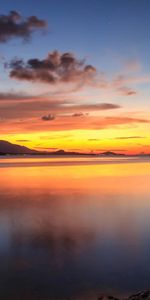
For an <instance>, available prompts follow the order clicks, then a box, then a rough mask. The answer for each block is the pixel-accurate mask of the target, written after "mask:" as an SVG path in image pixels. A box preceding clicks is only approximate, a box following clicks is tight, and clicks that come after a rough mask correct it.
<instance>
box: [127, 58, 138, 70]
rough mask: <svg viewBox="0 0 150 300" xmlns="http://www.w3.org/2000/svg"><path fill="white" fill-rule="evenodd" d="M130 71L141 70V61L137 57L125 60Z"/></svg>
mask: <svg viewBox="0 0 150 300" xmlns="http://www.w3.org/2000/svg"><path fill="white" fill-rule="evenodd" d="M124 65H125V68H126V70H127V71H128V72H138V71H139V70H140V67H141V65H140V62H139V61H138V60H137V59H136V58H130V59H128V60H126V61H125V62H124Z"/></svg>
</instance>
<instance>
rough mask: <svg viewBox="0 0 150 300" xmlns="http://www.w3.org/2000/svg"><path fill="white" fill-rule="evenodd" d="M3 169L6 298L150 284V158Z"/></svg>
mask: <svg viewBox="0 0 150 300" xmlns="http://www.w3.org/2000/svg"><path fill="white" fill-rule="evenodd" d="M0 171H1V172H0V182H1V185H0V266H1V267H0V298H2V299H4V300H5V299H15V300H17V299H19V300H20V299H23V300H24V299H42V300H45V299H55V298H56V299H66V298H67V297H72V298H75V299H78V297H79V295H82V294H83V295H84V298H85V294H86V295H89V294H91V293H97V294H98V293H99V292H103V293H105V292H109V293H113V294H116V295H117V294H118V293H121V294H130V293H132V292H135V291H137V290H140V289H148V288H149V277H150V258H149V252H150V236H149V230H150V219H149V215H150V203H149V192H150V187H149V182H150V163H149V162H148V161H147V162H140V163H137V162H135V163H132V164H130V163H129V162H126V163H123V164H121V163H120V164H115V163H114V164H102V165H101V164H98V165H92V164H90V165H82V166H81V165H75V166H69V165H67V167H66V166H62V165H61V166H58V165H57V166H52V165H50V166H45V165H43V166H41V165H40V166H39V165H38V162H37V164H36V167H35V166H34V167H33V166H32V167H31V166H30V167H28V168H26V167H21V166H20V165H19V167H18V166H17V160H16V161H15V166H14V167H7V168H1V169H0ZM81 297H82V296H81Z"/></svg>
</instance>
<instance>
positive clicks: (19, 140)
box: [16, 140, 31, 143]
mask: <svg viewBox="0 0 150 300" xmlns="http://www.w3.org/2000/svg"><path fill="white" fill-rule="evenodd" d="M16 142H24V143H25V142H31V141H30V140H16Z"/></svg>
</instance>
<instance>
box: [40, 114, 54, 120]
mask: <svg viewBox="0 0 150 300" xmlns="http://www.w3.org/2000/svg"><path fill="white" fill-rule="evenodd" d="M41 119H42V120H43V121H53V120H54V119H55V116H54V115H52V114H49V115H45V116H43V117H42V118H41Z"/></svg>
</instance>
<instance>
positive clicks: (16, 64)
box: [9, 51, 96, 85]
mask: <svg viewBox="0 0 150 300" xmlns="http://www.w3.org/2000/svg"><path fill="white" fill-rule="evenodd" d="M9 67H10V69H11V71H10V77H12V78H16V79H20V80H27V81H33V82H35V81H40V82H44V83H49V84H57V83H63V82H64V83H80V84H81V85H83V84H85V83H87V84H89V83H90V81H91V79H92V78H93V77H94V76H95V75H96V69H95V68H94V67H93V66H91V65H86V64H85V61H84V60H78V59H77V58H76V57H75V56H74V54H72V53H69V52H67V53H60V52H58V51H53V52H50V53H49V54H48V56H47V57H46V58H45V59H43V60H39V59H37V58H33V59H29V60H28V61H27V62H24V61H23V60H21V59H14V60H12V61H11V62H10V64H9Z"/></svg>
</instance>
